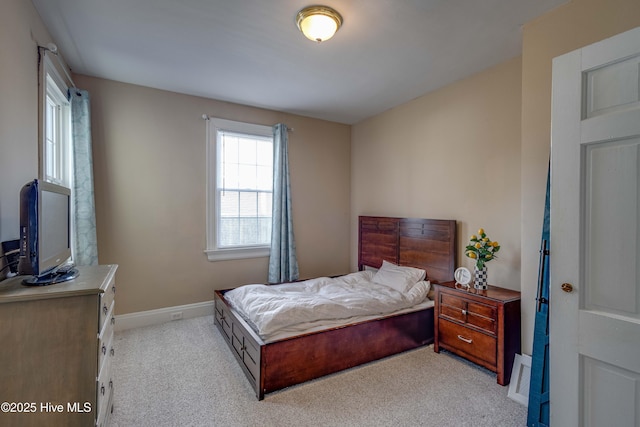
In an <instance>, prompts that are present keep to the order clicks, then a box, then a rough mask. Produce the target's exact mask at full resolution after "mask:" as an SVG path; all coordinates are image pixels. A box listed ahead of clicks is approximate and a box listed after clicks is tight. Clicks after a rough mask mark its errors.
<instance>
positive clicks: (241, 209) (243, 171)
mask: <svg viewBox="0 0 640 427" xmlns="http://www.w3.org/2000/svg"><path fill="white" fill-rule="evenodd" d="M208 126H209V129H208V139H209V141H208V149H209V156H208V175H209V180H208V191H207V194H208V197H209V201H208V204H207V205H208V212H207V225H208V233H207V251H206V252H207V254H208V256H209V259H210V260H222V259H237V258H254V257H261V256H268V255H269V246H270V244H271V204H272V195H273V131H272V129H271V127H270V126H261V125H253V124H249V123H241V122H234V121H230V120H223V119H213V118H212V119H209V124H208Z"/></svg>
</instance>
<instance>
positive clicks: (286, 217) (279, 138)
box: [269, 123, 299, 283]
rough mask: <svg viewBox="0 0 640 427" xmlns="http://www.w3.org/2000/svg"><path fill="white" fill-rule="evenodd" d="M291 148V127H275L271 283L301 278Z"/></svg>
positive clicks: (270, 259) (282, 125)
mask: <svg viewBox="0 0 640 427" xmlns="http://www.w3.org/2000/svg"><path fill="white" fill-rule="evenodd" d="M288 145H289V139H288V135H287V126H285V125H284V124H282V123H278V124H277V125H275V126H274V127H273V210H272V223H271V254H270V258H269V283H280V282H291V281H294V280H297V279H298V277H299V272H298V259H297V257H296V243H295V239H294V236H293V218H292V215H291V189H290V185H289V150H288Z"/></svg>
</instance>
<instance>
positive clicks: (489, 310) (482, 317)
mask: <svg viewBox="0 0 640 427" xmlns="http://www.w3.org/2000/svg"><path fill="white" fill-rule="evenodd" d="M438 311H439V313H438V314H439V315H440V316H442V317H444V318H448V319H451V320H455V321H457V322H460V323H465V324H470V325H473V326H475V327H477V328H480V329H482V330H485V331H487V332H488V333H490V334H493V335H495V334H496V319H497V318H498V313H497V311H496V309H495V307H492V306H490V305H486V304H481V303H478V302H474V301H470V300H468V299H465V298H463V297H459V296H457V295H449V294H446V293H441V294H440V304H438Z"/></svg>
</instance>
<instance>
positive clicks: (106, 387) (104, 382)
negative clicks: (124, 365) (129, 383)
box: [96, 359, 113, 420]
mask: <svg viewBox="0 0 640 427" xmlns="http://www.w3.org/2000/svg"><path fill="white" fill-rule="evenodd" d="M96 385H97V396H98V399H97V402H98V407H97V408H96V413H97V414H98V418H97V419H98V420H103V419H104V416H105V414H106V412H107V410H108V406H109V402H110V401H111V394H112V393H113V381H112V379H111V361H110V360H109V359H106V360H105V364H104V366H103V369H102V371H101V372H100V376H99V377H98V380H97V384H96Z"/></svg>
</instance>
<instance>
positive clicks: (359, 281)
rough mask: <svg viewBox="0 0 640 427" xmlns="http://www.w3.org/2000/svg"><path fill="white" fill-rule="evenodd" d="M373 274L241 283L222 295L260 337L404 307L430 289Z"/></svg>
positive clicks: (385, 312)
mask: <svg viewBox="0 0 640 427" xmlns="http://www.w3.org/2000/svg"><path fill="white" fill-rule="evenodd" d="M372 278H373V273H372V272H370V271H359V272H357V273H352V274H348V275H346V276H341V277H338V278H328V277H320V278H316V279H311V280H306V281H303V282H297V283H286V284H282V285H271V286H267V285H245V286H240V287H239V288H236V289H233V290H231V291H229V292H227V293H225V295H224V297H225V299H226V300H227V301H228V302H229V303H230V304H231V305H232V306H233V307H234V308H235V309H236V310H238V311H239V312H240V314H241V315H242V316H243V317H244V318H245V319H246V320H248V321H249V322H250V323H252V324H253V326H254V327H255V329H256V332H258V334H260V335H261V336H263V337H264V336H267V335H270V334H273V333H274V332H277V331H279V330H281V329H283V328H286V327H289V326H292V325H295V324H298V323H304V322H312V321H318V320H328V319H344V318H349V317H353V316H362V315H372V314H387V313H391V312H394V311H397V310H402V309H404V308H407V307H411V306H413V305H416V304H419V303H420V302H422V301H423V300H424V299H425V298H426V296H427V292H428V291H429V286H428V282H418V283H417V284H416V285H415V286H413V287H412V288H411V289H410V290H409V291H408V292H406V293H404V294H403V293H400V292H398V291H396V290H395V289H393V288H391V287H389V286H385V285H381V284H378V283H375V282H373V281H372Z"/></svg>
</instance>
